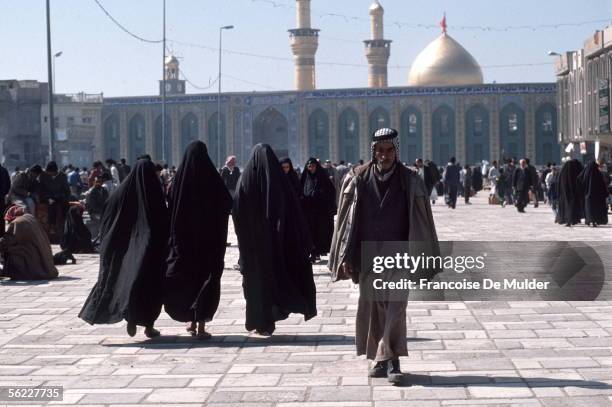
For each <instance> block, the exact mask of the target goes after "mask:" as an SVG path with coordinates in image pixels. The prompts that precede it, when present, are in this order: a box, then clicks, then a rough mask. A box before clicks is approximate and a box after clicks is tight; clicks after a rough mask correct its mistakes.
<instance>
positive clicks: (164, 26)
mask: <svg viewBox="0 0 612 407" xmlns="http://www.w3.org/2000/svg"><path fill="white" fill-rule="evenodd" d="M162 26H163V34H162V48H163V52H162V55H163V57H162V94H161V96H162V120H161V122H162V139H161V143H162V148H161V152H162V161H163V162H164V163H166V164H167V163H168V160H167V159H166V154H167V152H166V0H163V24H162Z"/></svg>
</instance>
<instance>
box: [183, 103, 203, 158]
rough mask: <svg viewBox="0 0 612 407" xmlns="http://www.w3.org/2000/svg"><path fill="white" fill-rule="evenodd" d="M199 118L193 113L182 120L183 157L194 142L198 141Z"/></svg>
mask: <svg viewBox="0 0 612 407" xmlns="http://www.w3.org/2000/svg"><path fill="white" fill-rule="evenodd" d="M199 130H200V129H199V125H198V118H197V117H196V115H195V114H193V113H187V114H186V115H185V117H183V120H181V155H182V154H183V153H184V152H185V150H186V149H187V146H188V145H189V143H191V142H192V141H195V140H197V139H198V133H199Z"/></svg>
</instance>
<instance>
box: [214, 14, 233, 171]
mask: <svg viewBox="0 0 612 407" xmlns="http://www.w3.org/2000/svg"><path fill="white" fill-rule="evenodd" d="M233 28H234V26H233V25H226V26H223V27H219V78H218V80H219V83H218V85H219V91H218V92H217V162H216V164H217V166H218V167H219V168H221V163H222V162H223V159H222V158H221V52H222V51H221V49H222V46H223V43H222V38H223V30H231V29H233Z"/></svg>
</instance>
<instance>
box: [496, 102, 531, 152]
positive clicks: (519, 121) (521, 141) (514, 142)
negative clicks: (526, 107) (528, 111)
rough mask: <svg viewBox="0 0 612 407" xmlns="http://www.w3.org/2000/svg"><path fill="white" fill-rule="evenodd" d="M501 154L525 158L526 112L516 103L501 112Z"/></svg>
mask: <svg viewBox="0 0 612 407" xmlns="http://www.w3.org/2000/svg"><path fill="white" fill-rule="evenodd" d="M499 126H500V129H499V138H500V150H501V151H500V156H501V157H502V159H504V160H505V159H509V158H516V159H517V160H518V159H521V158H525V112H524V111H523V109H521V108H520V107H518V106H517V105H516V104H515V103H510V104H508V105H506V106H505V107H504V108H503V109H502V110H501V111H500V113H499Z"/></svg>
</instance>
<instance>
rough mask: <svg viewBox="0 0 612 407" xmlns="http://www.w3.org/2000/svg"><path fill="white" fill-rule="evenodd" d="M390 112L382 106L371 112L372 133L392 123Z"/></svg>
mask: <svg viewBox="0 0 612 407" xmlns="http://www.w3.org/2000/svg"><path fill="white" fill-rule="evenodd" d="M390 122H391V121H390V119H389V112H387V110H386V109H384V108H382V107H378V108H376V109H375V110H374V111H373V112H372V113H370V135H372V134H374V132H375V131H376V130H378V129H382V128H384V127H389V125H390V124H389V123H390Z"/></svg>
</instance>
